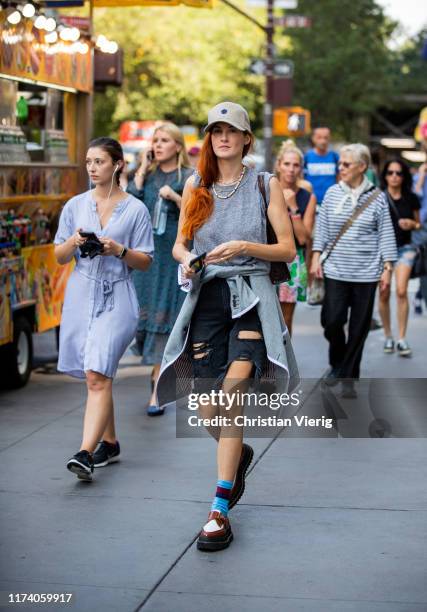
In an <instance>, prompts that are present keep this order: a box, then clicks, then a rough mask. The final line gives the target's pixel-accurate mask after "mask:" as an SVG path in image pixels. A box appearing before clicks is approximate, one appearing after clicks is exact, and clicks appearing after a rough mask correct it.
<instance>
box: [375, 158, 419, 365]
mask: <svg viewBox="0 0 427 612" xmlns="http://www.w3.org/2000/svg"><path fill="white" fill-rule="evenodd" d="M381 187H382V188H383V189H384V193H385V195H386V198H387V201H388V204H389V208H390V214H391V220H392V222H393V227H394V233H395V236H396V244H397V253H398V260H397V262H396V266H395V279H396V299H397V323H398V328H399V340H398V342H397V344H396V349H397V352H398V354H399V355H400V356H401V357H410V356H411V354H412V350H411V348H410V346H409V344H408V342H407V341H406V329H407V325H408V314H409V301H408V283H409V279H410V276H411V270H412V266H413V265H414V261H415V256H416V254H417V251H416V249H415V247H413V246H412V245H411V232H412V231H413V230H417V229H419V228H420V227H421V225H420V218H419V217H420V213H419V210H420V208H421V204H420V201H419V199H418V196H417V195H416V194H415V193H413V192H412V177H411V173H410V170H409V167H408V166H407V164H405V162H404V161H403V160H401V159H392V160H389V161H388V162H387V163H386V165H385V166H384V169H383V171H382V174H381ZM379 311H380V315H381V320H382V323H383V327H384V335H385V341H384V353H386V354H391V353H393V352H394V350H395V346H394V340H393V335H392V331H391V321H390V286H388V287H386V288H384V289H383V290H381V291H380V301H379Z"/></svg>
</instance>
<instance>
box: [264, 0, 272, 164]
mask: <svg viewBox="0 0 427 612" xmlns="http://www.w3.org/2000/svg"><path fill="white" fill-rule="evenodd" d="M273 11H274V0H267V26H266V28H265V33H266V35H267V48H266V61H265V103H264V150H265V167H266V170H268V171H270V172H271V170H272V168H273V79H274V17H273Z"/></svg>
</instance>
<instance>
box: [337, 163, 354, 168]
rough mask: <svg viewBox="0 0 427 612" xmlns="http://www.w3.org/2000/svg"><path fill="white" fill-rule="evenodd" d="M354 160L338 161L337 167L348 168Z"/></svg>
mask: <svg viewBox="0 0 427 612" xmlns="http://www.w3.org/2000/svg"><path fill="white" fill-rule="evenodd" d="M353 163H354V162H344V161H340V162H338V167H339V168H350V166H352V165H353Z"/></svg>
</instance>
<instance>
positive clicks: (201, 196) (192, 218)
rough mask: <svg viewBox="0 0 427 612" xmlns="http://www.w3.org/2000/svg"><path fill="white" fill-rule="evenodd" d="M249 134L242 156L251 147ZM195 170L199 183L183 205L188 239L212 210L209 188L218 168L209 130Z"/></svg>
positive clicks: (185, 233)
mask: <svg viewBox="0 0 427 612" xmlns="http://www.w3.org/2000/svg"><path fill="white" fill-rule="evenodd" d="M250 136H251V141H250V142H249V143H248V144H247V145H245V146H244V147H243V155H242V158H243V157H245V155H247V154H248V152H249V151H250V149H251V148H252V145H253V136H252V134H250ZM197 171H198V173H199V175H200V183H199V186H198V187H195V188H194V189H193V191H192V193H191V195H190V197H189V199H188V202H187V204H186V206H185V222H184V225H183V226H182V233H183V235H184V236H185V238H187V239H188V240H192V239H193V238H194V234H195V233H196V232H197V230H198V229H200V228H201V227H202V225H203V224H204V223H206V221H207V220H208V219H209V217H210V216H211V214H212V212H213V207H214V200H213V197H212V193H211V192H210V191H209V190H210V188H211V187H212V185H213V183H215V182H216V181H217V180H218V177H219V168H218V160H217V156H216V155H215V153H214V150H213V147H212V142H211V134H210V132H208V133H207V134H206V136H205V137H204V139H203V144H202V150H201V152H200V159H199V163H198V164H197Z"/></svg>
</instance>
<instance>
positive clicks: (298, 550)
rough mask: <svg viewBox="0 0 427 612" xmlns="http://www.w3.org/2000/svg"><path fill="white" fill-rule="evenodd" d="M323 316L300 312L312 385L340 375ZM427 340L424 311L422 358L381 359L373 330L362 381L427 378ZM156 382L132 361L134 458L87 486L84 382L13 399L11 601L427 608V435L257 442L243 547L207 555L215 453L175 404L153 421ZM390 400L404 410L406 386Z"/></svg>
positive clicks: (4, 501)
mask: <svg viewBox="0 0 427 612" xmlns="http://www.w3.org/2000/svg"><path fill="white" fill-rule="evenodd" d="M318 319H319V310H318V309H310V308H308V307H306V306H298V309H297V315H296V325H295V331H294V337H295V347H296V352H297V356H298V360H299V364H300V368H301V372H302V374H303V376H304V377H306V378H307V379H308V380H307V381H305V383H304V385H305V388H306V390H309V389H311V388H312V387H313V386H314V384H315V382H316V379H318V378H319V376H321V374H322V373H323V372H324V370H325V368H326V364H327V360H326V343H325V341H324V340H323V338H322V335H321V331H320V328H319V324H318ZM426 337H427V315H426V314H424V316H422V317H418V318H414V317H413V316H412V315H411V321H410V326H409V333H408V340H409V342H410V344H411V345H412V347H413V349H414V358H413V359H410V360H409V359H408V360H403V359H401V358H399V357H398V356H397V355H391V356H384V355H383V354H382V341H383V338H382V333H381V331H377V332H372V333H371V334H370V336H369V338H368V342H367V348H366V351H365V356H366V358H365V360H364V364H363V373H362V374H363V376H365V377H367V376H369V377H371V378H374V377H383V376H386V377H387V378H388V379H389V380H390V385H391V384H392V383H393V380H394V379H395V378H397V377H399V378H417V377H425V376H426V365H425V364H426V347H425V338H426ZM42 345H43V342H40V346H42ZM40 350H41V349H40ZM44 350H46V351H49V350H50V349H49V347H44ZM148 371H149V370H148V369H147V368H142V367H140V366H138V364H137V360H136V359H135V358H134V357H132V356H130V355H127V356H126V357H125V358H124V359H123V361H122V363H121V368H120V373H119V376H118V379H117V383H116V385H115V398H116V410H117V426H118V431H119V434H120V437H119V439H120V441H121V444H122V460H121V462H120V463H118V464H113V465H111V466H108V467H107V468H103V469H100V470H98V471H97V472H96V480H95V481H94V482H93V483H92V484H89V485H88V484H86V483H82V482H78V481H77V480H76V479H75V477H74V476H72V475H71V474H69V473H68V472H67V471H66V469H65V461H66V459H67V458H68V457H69V456H70V455H72V454H73V453H74V452H76V450H77V448H78V444H79V440H80V435H81V426H82V414H83V405H84V398H85V389H84V386H83V385H82V384H81V383H79V382H76V381H73V380H71V379H68V378H66V377H63V376H61V375H57V374H54V373H51V372H49V370H43V369H39V370H38V372H37V373H34V374H33V376H32V379H31V382H30V384H29V385H28V386H27V387H26V388H25V389H22V390H20V391H15V392H4V393H2V395H1V396H0V424H1V429H0V452H1V455H0V456H1V465H2V470H1V476H0V478H1V485H0V487H1V492H2V495H1V508H2V519H1V522H2V527H3V529H2V532H3V533H2V536H3V537H2V541H1V552H2V555H1V559H2V560H1V564H2V565H1V582H0V591H2V592H3V597H4V593H5V592H7V593H9V592H20V593H23V592H27V593H29V592H36V593H43V592H44V593H46V592H51V593H58V592H72V593H73V594H74V599H73V602H72V604H71V605H70V606H68V607H69V609H72V610H76V611H77V610H78V611H95V612H98V611H102V612H109V611H112V612H116V611H117V612H119V611H120V612H122V611H123V612H131V611H133V610H137V609H140V608H141V607H142V609H143V610H144V611H147V612H148V611H150V612H151V611H152V612H172V611H174V612H178V611H179V612H181V611H182V612H198V611H200V610H204V612H214V611H215V612H216V611H217V610H221V611H223V612H240V611H241V610H242V611H243V610H245V612H249V611H250V612H259V611H261V610H262V611H266V612H282V611H285V610H286V611H287V612H302V611H304V612H361V611H363V612H365V611H366V612H415V611H416V612H425V611H426V610H427V580H426V570H427V549H426V546H425V541H426V539H425V538H426V535H427V491H426V487H425V483H426V481H427V461H426V459H427V443H426V440H425V439H423V438H413V439H396V438H389V439H351V438H337V437H336V436H331V437H326V438H322V439H319V438H313V437H299V438H298V437H292V438H290V437H289V436H288V435H286V432H285V434H284V435H281V436H279V437H278V438H276V439H275V440H274V441H271V440H269V439H262V438H257V439H253V440H252V442H251V444H253V446H254V448H255V450H256V458H255V461H254V463H253V466H252V470H251V472H250V475H249V478H248V480H247V490H246V494H245V496H244V497H243V499H242V501H241V503H239V505H238V506H237V507H236V508H235V509H234V510H233V511H232V512H231V514H230V518H231V521H232V527H233V531H234V536H235V540H234V542H233V544H232V545H231V547H230V548H229V549H227V550H225V551H222V552H220V553H216V554H206V553H200V552H198V551H197V550H196V548H195V545H194V541H195V538H196V536H197V533H198V530H199V529H200V527H201V526H202V525H203V523H204V521H205V519H206V516H207V512H208V510H209V507H210V503H211V500H212V495H213V492H214V486H215V482H216V469H215V451H214V443H213V442H212V441H211V440H210V439H191V440H189V439H176V437H175V414H174V411H173V410H172V409H169V410H168V411H167V413H166V415H165V416H164V417H162V418H157V419H150V418H149V417H147V416H146V415H145V410H144V405H145V403H146V402H147V400H148V397H149V377H148V375H147V374H148ZM392 395H393V399H392V400H390V401H394V402H397V403H398V404H400V405H402V406H404V404H405V401H406V399H407V398H406V396H407V395H408V390H407V388H406V387H405V390H402V392H399V387H398V388H397V389H396V387H393V393H392ZM390 397H391V395H390ZM37 607H38V606H37V605H32V606H27V607H26V606H19V609H21V610H27V609H28V610H32V609H34V608H37ZM62 608H65V609H67V606H61V609H62ZM1 609H5V610H6V609H7V610H10V609H13V607H4V608H1ZM50 609H52V607H51V608H50ZM57 609H59V607H58V608H57Z"/></svg>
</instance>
